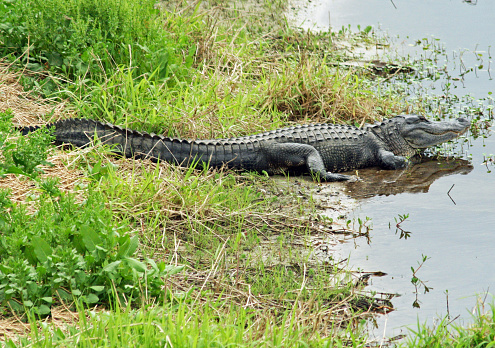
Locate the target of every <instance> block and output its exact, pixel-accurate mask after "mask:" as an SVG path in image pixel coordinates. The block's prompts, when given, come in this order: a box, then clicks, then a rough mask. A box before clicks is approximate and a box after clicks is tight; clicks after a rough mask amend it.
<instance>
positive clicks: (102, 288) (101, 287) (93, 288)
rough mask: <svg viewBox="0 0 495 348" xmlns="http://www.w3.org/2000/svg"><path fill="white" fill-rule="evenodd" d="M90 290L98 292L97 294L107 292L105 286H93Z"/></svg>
mask: <svg viewBox="0 0 495 348" xmlns="http://www.w3.org/2000/svg"><path fill="white" fill-rule="evenodd" d="M89 288H90V289H91V290H94V291H97V292H100V291H103V290H105V287H104V286H101V285H93V286H90V287H89Z"/></svg>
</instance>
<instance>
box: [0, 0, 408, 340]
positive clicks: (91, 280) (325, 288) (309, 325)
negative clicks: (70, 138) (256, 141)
mask: <svg viewBox="0 0 495 348" xmlns="http://www.w3.org/2000/svg"><path fill="white" fill-rule="evenodd" d="M153 5H154V2H150V1H144V2H137V1H134V0H133V1H125V4H124V2H122V1H119V0H103V1H98V2H96V1H93V0H84V1H69V2H67V3H66V2H62V1H60V0H50V1H45V2H41V1H34V0H29V1H27V0H26V1H20V0H17V1H11V2H5V3H4V4H2V7H1V8H0V41H2V43H4V45H2V50H3V51H2V53H3V54H4V56H5V59H4V62H3V64H2V66H1V73H0V95H5V96H6V97H7V98H6V99H5V100H6V101H3V100H0V111H1V112H2V115H3V116H4V117H3V118H2V121H1V124H0V131H1V134H2V138H0V140H1V142H0V148H1V150H2V151H1V157H0V163H1V164H2V165H1V166H0V168H1V170H2V172H1V174H3V178H1V179H0V188H9V189H10V190H9V192H7V191H2V194H1V195H0V206H1V209H3V210H2V216H1V220H0V228H1V229H2V235H1V236H0V245H1V246H2V249H1V250H0V252H2V253H3V254H2V256H1V257H2V261H1V264H0V301H2V312H1V315H2V323H1V324H0V326H1V327H4V328H5V329H4V331H3V332H2V333H3V334H4V339H3V344H4V345H5V346H9V347H10V346H15V345H19V346H40V347H52V346H74V345H77V346H123V345H127V344H128V342H136V344H139V345H143V346H155V345H160V346H171V347H172V346H173V347H177V346H194V347H200V346H208V347H209V346H228V345H230V346H246V347H248V346H256V347H258V346H266V347H275V346H276V347H279V346H280V347H289V346H290V347H293V346H296V347H297V346H301V347H307V346H310V347H311V346H315V347H316V346H318V347H320V346H327V347H339V346H354V347H364V346H365V345H366V341H367V338H366V335H365V334H363V332H362V325H361V324H362V323H363V322H364V321H365V320H366V318H367V317H369V316H370V315H371V313H372V312H375V311H377V310H379V309H380V308H381V309H382V310H383V308H388V307H389V306H390V304H389V303H388V302H386V301H384V300H381V299H379V298H374V297H373V296H372V295H371V294H367V293H365V292H363V291H362V285H360V282H359V281H358V279H356V276H354V275H353V274H351V273H349V272H347V271H345V269H343V268H342V266H341V265H340V264H339V263H338V262H336V261H335V260H333V259H332V258H331V257H329V258H328V260H326V261H324V262H322V261H321V260H320V259H317V258H316V257H315V256H314V251H315V248H314V247H313V242H314V241H315V240H316V241H320V239H321V238H323V237H325V238H328V239H330V240H336V239H338V235H336V234H335V233H334V232H336V231H340V232H349V231H348V230H347V229H346V228H345V227H343V226H341V225H339V224H338V223H337V222H336V221H331V220H328V219H327V220H325V219H322V218H321V217H320V216H318V211H317V209H316V208H315V202H314V200H313V198H312V194H313V192H315V191H316V190H318V189H319V187H318V186H317V185H316V184H313V183H310V182H306V181H304V180H300V179H297V180H294V179H292V178H291V179H287V180H282V182H280V181H278V182H277V181H276V180H272V179H271V178H266V177H264V176H260V175H255V174H252V173H243V174H239V173H235V172H227V171H224V170H196V169H195V168H188V169H184V168H178V167H175V166H172V165H169V164H166V163H158V164H156V163H151V162H148V161H133V160H130V159H123V158H116V157H115V156H113V155H111V152H110V151H109V150H108V149H107V148H105V146H103V145H102V144H98V143H95V144H93V146H91V147H88V148H85V149H67V148H65V149H64V148H52V147H50V146H48V142H49V133H40V134H39V135H34V136H32V137H26V138H19V137H18V134H17V133H16V132H15V130H14V129H13V128H12V125H11V122H13V124H14V125H26V124H44V123H46V122H49V121H54V120H57V119H60V118H66V117H86V118H94V119H99V120H103V121H106V122H112V123H114V124H118V125H122V126H126V127H129V128H133V129H138V130H145V131H148V132H156V133H160V134H164V135H168V136H180V137H189V138H213V137H231V136H240V135H246V134H252V133H255V132H259V131H266V130H270V129H274V128H278V127H281V126H286V125H291V124H296V123H297V124H300V123H309V122H344V123H349V124H358V125H359V124H362V123H365V122H370V121H373V120H375V119H381V118H383V117H387V116H389V115H392V114H396V113H398V112H400V111H403V110H404V109H405V108H410V107H411V106H410V105H406V104H405V103H404V102H403V101H402V98H401V96H400V95H399V94H397V93H395V92H394V91H393V90H390V89H384V90H380V89H379V88H376V85H377V81H376V77H375V76H372V75H370V74H369V73H367V72H366V71H363V70H359V69H356V68H352V67H349V66H345V65H341V63H343V62H345V61H347V60H350V59H352V58H354V57H353V56H352V55H349V54H348V53H346V51H344V50H341V49H338V47H337V45H336V42H338V41H339V40H347V41H348V42H351V43H352V42H354V40H358V41H359V42H363V41H364V42H366V41H373V38H372V37H371V36H370V35H369V33H368V31H364V32H361V33H359V34H357V36H352V35H351V34H350V33H347V32H345V31H342V32H340V33H311V32H303V31H300V30H297V29H293V28H291V27H290V26H288V24H287V23H286V22H285V20H284V19H283V18H281V17H279V16H276V15H273V14H274V13H282V12H283V10H284V8H285V6H286V3H285V1H259V2H258V3H257V4H256V5H255V6H249V3H248V2H247V1H246V2H235V4H234V3H233V4H229V3H226V2H218V1H211V2H199V1H193V2H190V3H186V2H184V1H171V2H167V3H165V4H162V7H163V8H162V9H161V10H160V11H159V10H157V9H154V8H153ZM61 7H62V8H64V11H65V12H64V15H63V16H60V13H59V11H58V9H59V8H61ZM54 9H57V11H54ZM36 16H39V21H37V22H35V21H34V20H33V18H38V17H36ZM57 33H58V34H57ZM54 35H55V36H56V35H59V36H56V37H54ZM23 88H24V89H25V90H28V91H29V93H27V92H26V91H25V90H23ZM8 108H11V109H12V114H10V113H9V112H8V111H6V110H7V109H8ZM21 155H22V156H21ZM54 177H56V178H58V181H56V180H54V179H53V178H54ZM4 231H8V232H9V233H8V234H7V233H5V232H4ZM322 236H323V237H322ZM318 238H320V239H318ZM70 267H72V268H70ZM57 274H63V275H64V277H60V276H57Z"/></svg>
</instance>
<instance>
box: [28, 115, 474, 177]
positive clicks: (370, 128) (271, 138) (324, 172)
mask: <svg viewBox="0 0 495 348" xmlns="http://www.w3.org/2000/svg"><path fill="white" fill-rule="evenodd" d="M469 125H470V122H469V121H468V120H466V119H464V118H458V119H455V120H451V121H430V120H428V119H426V118H425V117H423V116H420V115H399V116H396V117H393V118H390V119H387V120H385V121H383V122H377V123H374V124H366V125H365V126H364V127H362V128H357V127H353V126H349V125H338V124H326V123H322V124H306V125H298V126H295V127H287V128H281V129H277V130H273V131H269V132H265V133H260V134H255V135H250V136H244V137H238V138H229V139H210V140H187V139H179V138H169V137H165V136H162V135H156V134H153V133H151V134H150V133H144V132H139V131H135V130H129V129H125V128H121V127H118V126H115V125H112V124H109V123H102V122H99V121H95V120H91V119H65V120H60V121H57V122H55V123H52V124H48V125H47V127H55V131H54V137H55V143H56V144H72V145H74V146H78V147H84V146H87V145H89V144H90V143H92V141H93V140H94V139H99V140H100V141H101V142H103V143H105V144H109V145H113V147H112V151H114V152H115V153H117V154H120V155H123V156H126V157H135V158H149V159H151V160H153V161H166V162H170V163H174V164H177V165H182V166H190V165H191V164H193V163H195V164H196V165H199V166H202V167H204V166H209V167H222V166H226V167H228V168H232V169H237V170H244V171H256V172H266V173H268V174H281V173H284V172H296V173H301V172H302V173H308V172H309V173H311V174H312V175H313V176H314V177H315V178H317V179H319V180H322V181H345V180H349V179H352V178H353V176H352V175H345V174H338V172H346V171H352V170H356V169H360V168H366V167H381V168H383V169H400V168H404V167H406V165H407V163H408V158H409V157H411V156H413V155H415V154H416V153H418V151H421V150H422V149H425V148H428V147H431V146H435V145H437V144H440V143H443V142H446V141H449V140H452V139H454V138H456V137H458V136H459V135H461V134H463V133H464V132H465V131H466V130H467V129H468V128H469ZM37 128H39V127H37V126H33V127H25V128H22V129H21V131H22V133H23V134H24V135H25V134H27V133H29V132H32V131H34V130H35V129H37Z"/></svg>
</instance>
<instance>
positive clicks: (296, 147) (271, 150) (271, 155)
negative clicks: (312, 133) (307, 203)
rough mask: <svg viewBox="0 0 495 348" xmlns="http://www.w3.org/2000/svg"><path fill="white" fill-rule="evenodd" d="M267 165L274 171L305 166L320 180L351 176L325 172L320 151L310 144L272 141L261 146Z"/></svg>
mask: <svg viewBox="0 0 495 348" xmlns="http://www.w3.org/2000/svg"><path fill="white" fill-rule="evenodd" d="M263 152H264V154H265V155H266V156H267V158H266V160H267V163H268V165H269V166H270V167H271V168H272V170H273V171H274V172H277V171H278V170H287V169H296V168H298V167H303V166H305V167H306V168H307V170H308V171H309V172H310V173H311V174H314V175H315V176H316V177H318V178H319V179H320V180H322V181H345V180H350V179H352V178H353V177H352V176H350V175H344V174H335V173H331V172H327V170H326V169H325V164H324V163H323V159H322V158H321V156H320V153H319V152H318V151H317V150H316V149H315V148H314V147H313V146H311V145H307V144H299V143H273V144H269V145H267V146H264V148H263Z"/></svg>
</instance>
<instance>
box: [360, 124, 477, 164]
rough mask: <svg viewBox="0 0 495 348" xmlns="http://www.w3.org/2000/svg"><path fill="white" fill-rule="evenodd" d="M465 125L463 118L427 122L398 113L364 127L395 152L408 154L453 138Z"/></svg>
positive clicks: (462, 130)
mask: <svg viewBox="0 0 495 348" xmlns="http://www.w3.org/2000/svg"><path fill="white" fill-rule="evenodd" d="M469 126H470V122H469V121H468V120H466V119H465V118H458V119H455V120H450V121H430V120H428V119H426V118H425V117H423V116H420V115H400V116H396V117H394V118H392V119H389V120H387V121H384V122H381V123H377V124H374V125H371V126H369V127H368V130H369V131H372V132H373V133H374V134H375V135H376V136H377V137H379V138H380V140H382V141H383V142H384V143H385V144H387V145H388V147H389V148H390V150H391V151H392V152H393V153H394V154H395V155H401V156H412V155H413V154H414V153H416V152H417V150H418V149H426V148H428V147H431V146H435V145H438V144H441V143H444V142H446V141H449V140H452V139H455V138H457V137H458V136H460V135H461V134H463V133H465V132H466V131H467V130H468V128H469Z"/></svg>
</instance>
